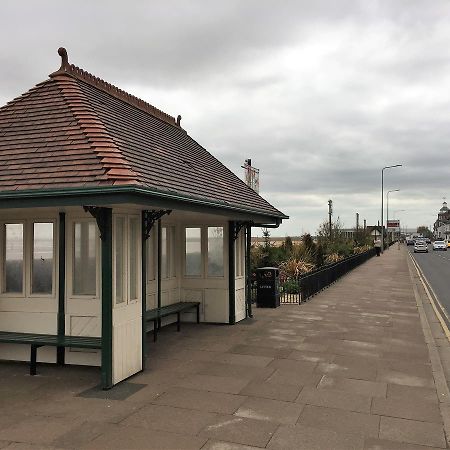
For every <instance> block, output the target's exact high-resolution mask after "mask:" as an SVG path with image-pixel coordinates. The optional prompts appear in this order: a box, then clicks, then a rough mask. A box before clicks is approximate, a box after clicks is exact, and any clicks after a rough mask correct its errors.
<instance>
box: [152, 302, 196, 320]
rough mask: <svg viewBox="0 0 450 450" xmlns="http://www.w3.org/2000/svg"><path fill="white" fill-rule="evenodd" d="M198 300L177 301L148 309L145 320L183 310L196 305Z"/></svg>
mask: <svg viewBox="0 0 450 450" xmlns="http://www.w3.org/2000/svg"><path fill="white" fill-rule="evenodd" d="M199 304H200V302H179V303H173V304H171V305H166V306H162V307H161V308H155V309H149V310H148V311H147V312H146V313H145V320H155V319H160V318H162V317H166V316H170V315H171V314H175V313H177V312H183V311H186V310H188V309H191V308H194V307H197V306H198V305H199Z"/></svg>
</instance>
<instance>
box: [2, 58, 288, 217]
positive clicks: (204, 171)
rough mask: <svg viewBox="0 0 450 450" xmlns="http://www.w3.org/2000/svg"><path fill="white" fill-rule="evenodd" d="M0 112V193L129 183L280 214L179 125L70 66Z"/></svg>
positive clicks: (141, 101)
mask: <svg viewBox="0 0 450 450" xmlns="http://www.w3.org/2000/svg"><path fill="white" fill-rule="evenodd" d="M64 52H65V51H62V50H61V49H60V54H61V56H62V58H63V64H62V66H61V68H60V69H59V70H58V71H57V72H55V73H53V74H52V75H50V79H49V80H47V81H44V82H42V83H39V84H38V85H36V86H35V87H34V88H32V89H30V90H29V91H28V92H26V93H25V94H23V95H22V96H21V97H19V98H17V99H14V100H12V101H11V102H9V103H7V105H6V106H4V107H2V108H0V161H1V162H2V164H1V165H0V191H2V190H3V191H5V190H21V189H48V188H54V187H88V186H101V185H105V184H106V185H123V184H127V185H130V184H132V185H133V184H134V185H141V186H143V187H150V188H152V189H155V190H159V191H165V192H172V193H177V194H180V195H185V196H190V197H192V196H194V197H198V198H201V199H206V200H212V201H215V202H219V203H223V204H227V205H231V206H235V207H239V208H244V209H245V208H251V209H258V210H260V211H262V212H263V213H265V214H268V215H270V216H277V217H283V214H282V213H281V212H280V211H278V210H277V209H275V208H274V207H273V206H272V205H270V204H269V203H268V202H267V201H266V200H264V199H263V198H262V197H261V196H259V195H258V194H256V193H255V192H254V191H253V190H252V189H250V188H249V187H248V186H247V185H246V184H245V183H244V182H243V181H242V180H240V179H239V178H238V177H237V176H236V175H234V174H233V173H232V172H231V171H230V170H228V169H227V168H226V167H225V166H224V165H223V164H221V163H220V162H219V161H218V160H217V159H216V158H214V157H213V156H212V155H211V154H210V153H209V152H208V151H207V150H205V149H204V148H203V147H202V146H201V145H199V144H198V143H197V142H196V141H194V140H193V139H192V138H191V137H190V136H188V135H187V133H186V132H185V131H184V130H183V129H182V128H181V127H180V124H179V119H177V120H175V119H174V117H172V116H170V115H168V114H166V113H164V112H162V111H160V110H159V109H157V108H155V107H154V106H152V105H150V104H148V103H146V102H144V101H143V100H140V99H138V98H137V97H134V96H132V95H130V94H127V93H126V92H124V91H122V90H120V89H118V88H116V87H115V86H112V85H110V84H108V83H106V82H105V81H103V80H100V79H99V78H96V77H94V76H93V75H91V74H89V73H87V72H85V71H83V70H82V69H79V68H78V67H75V66H73V65H69V64H68V61H67V55H66V54H65V53H64Z"/></svg>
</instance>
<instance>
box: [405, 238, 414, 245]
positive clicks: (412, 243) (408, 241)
mask: <svg viewBox="0 0 450 450" xmlns="http://www.w3.org/2000/svg"><path fill="white" fill-rule="evenodd" d="M406 245H414V239H410V238H408V239H406Z"/></svg>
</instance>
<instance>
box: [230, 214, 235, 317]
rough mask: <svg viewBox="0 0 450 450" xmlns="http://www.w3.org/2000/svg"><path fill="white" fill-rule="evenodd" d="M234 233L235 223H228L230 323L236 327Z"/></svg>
mask: <svg viewBox="0 0 450 450" xmlns="http://www.w3.org/2000/svg"><path fill="white" fill-rule="evenodd" d="M234 231H235V223H234V222H233V221H232V220H230V221H229V222H228V290H229V295H230V303H229V305H230V313H229V316H230V317H229V323H230V325H234V324H235V323H236V292H235V286H236V280H235V270H234V265H235V255H234Z"/></svg>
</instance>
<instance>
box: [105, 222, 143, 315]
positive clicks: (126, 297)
mask: <svg viewBox="0 0 450 450" xmlns="http://www.w3.org/2000/svg"><path fill="white" fill-rule="evenodd" d="M118 217H122V218H124V222H125V224H124V232H125V235H124V241H123V248H124V270H123V276H124V286H123V290H124V301H122V302H120V303H117V297H116V280H115V275H116V256H117V253H116V219H117V218H118ZM131 219H136V220H137V221H138V223H140V218H139V216H138V215H135V214H113V220H112V222H113V226H112V231H113V245H112V251H113V267H112V273H113V281H114V282H113V304H114V308H125V307H126V306H128V305H130V304H132V303H137V302H139V301H141V297H142V289H139V288H138V289H137V297H136V298H135V299H131V298H130V297H131V295H130V292H131V286H130V261H131V257H132V255H133V252H132V251H131V248H130V232H131ZM139 230H140V228H139V227H138V239H137V243H136V247H137V249H136V252H135V257H136V270H137V280H138V286H142V265H141V264H142V261H141V260H142V258H141V245H140V243H141V240H140V239H139V236H140V234H139Z"/></svg>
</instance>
